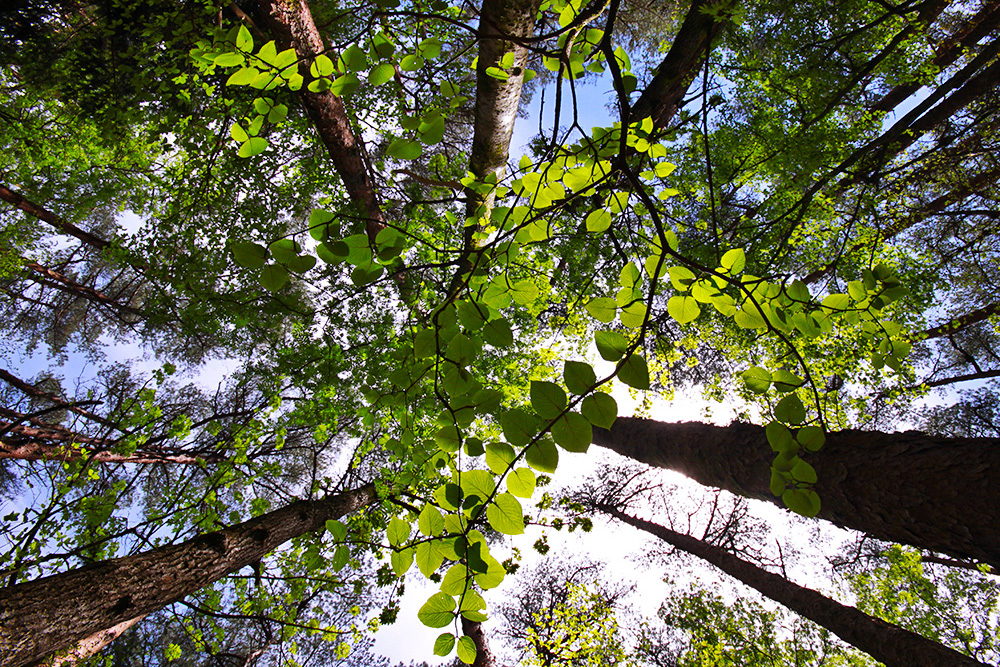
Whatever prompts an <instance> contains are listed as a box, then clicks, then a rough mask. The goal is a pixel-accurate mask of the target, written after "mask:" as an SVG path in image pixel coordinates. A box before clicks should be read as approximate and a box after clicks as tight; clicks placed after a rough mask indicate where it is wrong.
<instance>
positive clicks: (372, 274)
mask: <svg viewBox="0 0 1000 667" xmlns="http://www.w3.org/2000/svg"><path fill="white" fill-rule="evenodd" d="M384 272H385V267H383V266H382V265H380V264H375V263H369V264H367V265H358V266H356V267H354V270H353V271H351V282H352V283H354V284H355V285H356V286H358V287H364V286H365V285H369V284H371V283H373V282H375V281H376V280H378V279H379V278H381V277H382V273H384Z"/></svg>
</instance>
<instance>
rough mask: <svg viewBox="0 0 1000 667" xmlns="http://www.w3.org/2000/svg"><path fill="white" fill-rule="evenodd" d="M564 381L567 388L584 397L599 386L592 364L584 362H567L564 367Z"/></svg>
mask: <svg viewBox="0 0 1000 667" xmlns="http://www.w3.org/2000/svg"><path fill="white" fill-rule="evenodd" d="M563 381H564V382H565V383H566V388H567V389H569V390H570V391H571V392H573V393H574V394H577V395H580V396H582V395H583V394H586V393H587V392H588V391H590V389H591V387H593V386H594V385H595V384H597V375H596V374H595V373H594V369H593V367H592V366H591V365H590V364H587V363H584V362H582V361H567V362H566V365H565V366H564V367H563Z"/></svg>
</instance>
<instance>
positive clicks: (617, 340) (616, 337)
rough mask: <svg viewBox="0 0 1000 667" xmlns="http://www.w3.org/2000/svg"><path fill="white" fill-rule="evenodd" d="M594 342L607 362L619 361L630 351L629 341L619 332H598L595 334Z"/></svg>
mask: <svg viewBox="0 0 1000 667" xmlns="http://www.w3.org/2000/svg"><path fill="white" fill-rule="evenodd" d="M594 342H595V343H596V344H597V352H598V353H599V354H600V355H601V358H603V359H604V360H605V361H618V360H619V359H621V358H622V357H623V356H624V355H625V350H627V349H628V339H626V338H625V336H623V335H621V334H620V333H618V332H617V331H598V332H597V333H595V334H594Z"/></svg>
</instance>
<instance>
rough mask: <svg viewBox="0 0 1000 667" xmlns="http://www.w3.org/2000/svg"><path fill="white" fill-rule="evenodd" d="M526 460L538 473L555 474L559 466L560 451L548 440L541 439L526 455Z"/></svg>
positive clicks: (529, 448)
mask: <svg viewBox="0 0 1000 667" xmlns="http://www.w3.org/2000/svg"><path fill="white" fill-rule="evenodd" d="M524 460H525V461H526V462H527V463H528V465H529V466H531V467H532V468H534V469H535V470H537V471H538V472H545V473H553V472H555V471H556V466H558V465H559V450H557V449H556V446H555V444H554V443H553V442H552V441H551V440H548V439H547V438H540V439H539V440H537V441H536V442H535V443H534V444H533V445H531V447H528V449H527V450H526V451H525V453H524Z"/></svg>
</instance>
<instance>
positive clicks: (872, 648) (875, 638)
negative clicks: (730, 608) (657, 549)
mask: <svg viewBox="0 0 1000 667" xmlns="http://www.w3.org/2000/svg"><path fill="white" fill-rule="evenodd" d="M600 509H601V510H602V511H603V512H606V513H607V514H609V515H611V516H613V517H615V518H616V519H618V520H619V521H622V522H623V523H627V524H629V525H631V526H635V527H636V528H638V529H640V530H643V531H646V532H647V533H650V534H652V535H656V536H657V537H659V538H660V539H661V540H664V541H665V542H667V543H669V544H671V545H673V546H675V547H677V548H678V549H681V550H683V551H686V552H688V553H689V554H692V555H694V556H697V557H698V558H701V559H702V560H705V561H708V562H709V563H711V564H712V565H714V566H716V567H717V568H719V569H720V570H722V571H723V572H725V573H726V574H728V575H730V576H733V577H736V578H737V579H739V580H740V581H741V582H743V583H744V584H746V585H747V586H750V587H751V588H754V589H756V590H758V591H759V592H760V593H762V594H763V595H766V596H767V597H769V598H771V599H772V600H774V601H775V602H780V603H781V604H783V605H785V606H786V607H788V608H789V609H791V610H792V611H794V612H796V613H797V614H800V615H802V616H804V617H806V618H808V619H809V620H810V621H813V622H814V623H817V624H819V625H821V626H823V627H824V628H826V629H827V630H829V631H830V632H832V633H834V634H835V635H837V636H838V637H840V638H841V639H843V640H844V641H845V642H847V643H848V644H850V645H852V646H855V647H857V648H859V649H861V650H862V651H864V652H865V653H867V654H868V655H870V656H872V657H873V658H875V659H876V660H878V661H879V662H882V663H885V665H886V666H887V667H948V666H951V665H955V666H956V667H957V666H959V665H967V666H969V667H973V666H977V667H983V663H981V662H979V661H977V660H973V659H972V658H970V657H968V656H966V655H963V654H961V653H959V652H958V651H955V650H953V649H950V648H948V647H947V646H943V645H941V644H938V643H937V642H933V641H931V640H929V639H927V638H926V637H922V636H920V635H918V634H916V633H914V632H910V631H909V630H904V629H903V628H901V627H899V626H897V625H893V624H891V623H886V622H885V621H883V620H881V619H878V618H875V617H873V616H869V615H868V614H865V613H864V612H861V611H859V610H857V609H855V608H854V607H848V606H846V605H843V604H840V603H839V602H837V601H836V600H831V599H830V598H828V597H826V596H824V595H821V594H820V593H817V592H816V591H814V590H811V589H808V588H804V587H802V586H799V585H798V584H795V583H792V582H791V581H789V580H788V579H785V578H784V577H782V576H781V575H778V574H773V573H771V572H768V571H767V570H764V569H762V568H759V567H757V566H756V565H754V564H753V563H748V562H747V561H745V560H742V559H740V558H737V557H736V556H734V555H733V554H731V553H729V552H728V551H726V550H725V549H721V548H719V547H717V546H713V545H711V544H708V543H707V542H703V541H701V540H698V539H695V538H693V537H691V536H690V535H684V534H682V533H677V532H674V531H672V530H670V529H668V528H664V527H663V526H660V525H658V524H655V523H651V522H649V521H645V520H643V519H638V518H636V517H633V516H630V515H628V514H625V513H624V512H622V511H620V510H618V509H616V508H614V507H607V506H605V507H601V508H600Z"/></svg>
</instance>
